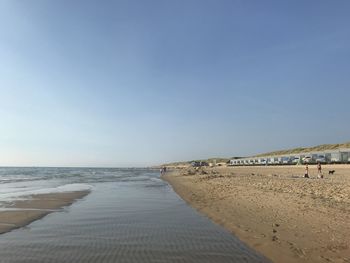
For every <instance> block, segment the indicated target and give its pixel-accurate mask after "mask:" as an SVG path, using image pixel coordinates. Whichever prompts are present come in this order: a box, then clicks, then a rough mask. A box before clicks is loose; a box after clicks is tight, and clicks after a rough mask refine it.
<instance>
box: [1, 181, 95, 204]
mask: <svg viewBox="0 0 350 263" xmlns="http://www.w3.org/2000/svg"><path fill="white" fill-rule="evenodd" d="M91 189H92V186H91V185H88V184H66V185H61V186H58V187H51V188H42V189H30V190H24V191H14V192H6V193H0V201H13V200H18V199H23V197H26V196H31V195H37V194H53V193H68V192H80V191H91ZM14 190H15V189H14Z"/></svg>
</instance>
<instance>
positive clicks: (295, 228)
mask: <svg viewBox="0 0 350 263" xmlns="http://www.w3.org/2000/svg"><path fill="white" fill-rule="evenodd" d="M329 170H335V173H334V175H328V171H329ZM309 171H310V176H311V178H309V179H308V178H303V174H304V166H273V167H270V166H266V167H261V166H260V167H259V166H256V167H215V168H200V169H199V170H194V169H193V168H186V169H184V168H183V169H176V170H173V171H172V172H169V173H168V174H166V175H165V176H163V178H164V179H165V180H167V181H168V182H169V183H170V184H171V185H172V186H173V188H174V189H175V191H176V192H177V193H178V194H179V195H180V196H181V197H182V198H183V199H184V200H185V201H187V202H188V203H189V204H190V205H191V206H193V207H195V208H196V209H197V210H199V211H200V212H201V213H203V214H205V215H207V216H208V217H209V218H211V219H212V220H213V221H214V222H216V223H218V224H220V225H222V226H224V227H225V228H226V229H228V230H230V231H231V232H232V233H233V234H234V235H236V236H237V237H238V238H240V239H241V240H242V241H243V242H245V243H246V244H248V245H249V246H250V247H252V248H254V249H255V250H257V251H259V252H261V253H262V254H264V255H265V256H266V257H268V258H269V259H271V260H272V261H273V262H350V166H349V165H324V166H323V174H324V175H325V178H324V179H317V178H316V177H317V170H316V166H310V169H309Z"/></svg>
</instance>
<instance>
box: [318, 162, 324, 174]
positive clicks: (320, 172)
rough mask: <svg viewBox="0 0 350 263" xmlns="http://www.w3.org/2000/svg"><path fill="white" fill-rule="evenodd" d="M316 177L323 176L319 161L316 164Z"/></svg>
mask: <svg viewBox="0 0 350 263" xmlns="http://www.w3.org/2000/svg"><path fill="white" fill-rule="evenodd" d="M317 178H323V175H322V167H321V163H320V162H318V164H317Z"/></svg>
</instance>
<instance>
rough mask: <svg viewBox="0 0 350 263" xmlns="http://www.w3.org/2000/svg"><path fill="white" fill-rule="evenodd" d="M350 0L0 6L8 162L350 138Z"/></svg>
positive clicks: (250, 149)
mask: <svg viewBox="0 0 350 263" xmlns="http://www.w3.org/2000/svg"><path fill="white" fill-rule="evenodd" d="M349 10H350V1H347V0H343V1H341V0H339V1H329V0H325V1H321V0H315V1H304V0H299V1H277V0H276V1H268V0H267V1H258V0H257V1H242V0H236V1H235V0H211V1H207V0H197V1H192V0H176V1H175V0H174V1H164V0H162V1H161V0H159V1H152V0H150V1H144V0H139V1H132V0H125V1H117V0H116V1H97V0H96V1H86V0H84V1H71V0H62V1H46V0H36V1H24V0H22V1H16V0H1V1H0V32H1V33H0V99H1V101H0V117H1V118H0V121H1V125H0V165H50V166H76V165H77V166H143V165H152V164H158V163H162V162H168V161H177V160H189V159H196V158H206V157H212V156H227V157H229V156H235V155H239V156H242V155H250V154H255V153H260V152H265V151H270V150H277V149H284V148H289V147H295V146H309V145H315V144H322V143H338V142H345V141H349V138H350V136H349V135H350V132H349V131H350V121H349V112H350V106H349V99H350V85H349V84H350V16H349Z"/></svg>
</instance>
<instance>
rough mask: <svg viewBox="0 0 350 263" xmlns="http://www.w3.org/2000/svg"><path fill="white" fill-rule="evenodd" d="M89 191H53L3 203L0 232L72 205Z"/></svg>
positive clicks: (21, 225) (0, 211) (0, 214)
mask: <svg viewBox="0 0 350 263" xmlns="http://www.w3.org/2000/svg"><path fill="white" fill-rule="evenodd" d="M88 193H89V191H77V192H67V193H52V194H40V195H32V196H29V197H28V198H27V199H26V200H18V201H14V202H6V203H2V208H1V210H0V234H2V233H6V232H9V231H11V230H13V229H16V228H20V227H23V226H26V225H28V224H30V223H31V222H33V221H35V220H38V219H40V218H42V217H44V216H46V215H47V214H49V213H52V212H54V211H57V210H59V209H61V208H63V207H65V206H69V205H71V204H72V203H73V202H74V201H75V200H77V199H80V198H83V197H84V196H85V195H87V194H88Z"/></svg>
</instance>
